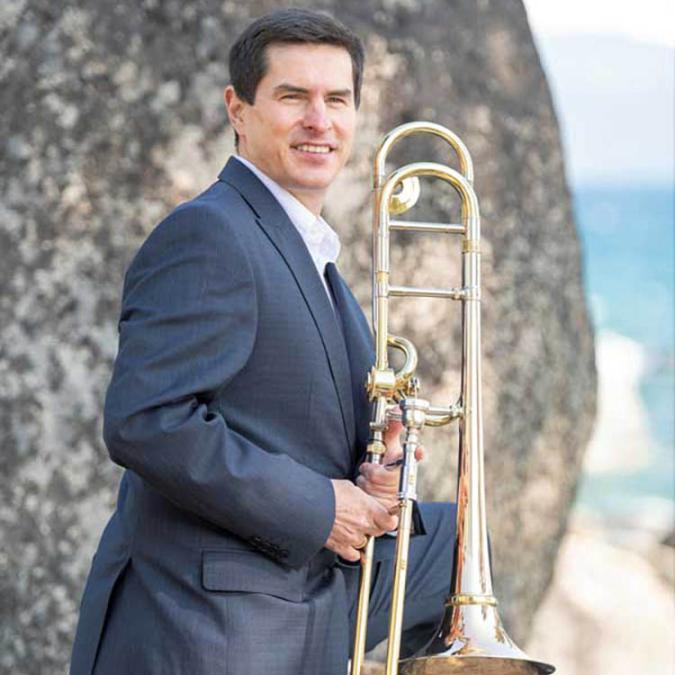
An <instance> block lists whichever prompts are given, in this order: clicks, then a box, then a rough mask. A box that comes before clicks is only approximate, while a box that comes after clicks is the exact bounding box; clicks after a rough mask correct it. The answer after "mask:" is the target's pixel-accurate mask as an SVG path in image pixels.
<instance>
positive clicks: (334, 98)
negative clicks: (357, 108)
mask: <svg viewBox="0 0 675 675" xmlns="http://www.w3.org/2000/svg"><path fill="white" fill-rule="evenodd" d="M328 102H329V103H339V104H341V105H343V104H346V103H347V101H346V100H345V99H344V98H342V97H341V96H330V97H329V98H328Z"/></svg>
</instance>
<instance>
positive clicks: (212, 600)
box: [71, 10, 454, 675]
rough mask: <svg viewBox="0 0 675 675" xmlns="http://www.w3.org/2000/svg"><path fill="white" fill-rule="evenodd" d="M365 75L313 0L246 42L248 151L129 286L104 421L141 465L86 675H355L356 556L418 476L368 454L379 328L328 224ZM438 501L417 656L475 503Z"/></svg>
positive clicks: (415, 600) (92, 609)
mask: <svg viewBox="0 0 675 675" xmlns="http://www.w3.org/2000/svg"><path fill="white" fill-rule="evenodd" d="M362 67H363V48H362V46H361V43H360V42H359V40H358V38H356V36H354V35H353V34H352V33H351V32H350V31H349V30H347V29H346V28H345V27H344V26H342V25H340V24H338V23H337V22H335V21H333V20H332V19H330V18H327V17H325V16H323V15H320V14H317V13H314V12H308V11H302V10H284V11H280V12H275V13H272V14H270V15H267V16H265V17H262V18H261V19H259V20H258V21H256V22H254V23H253V24H252V25H251V26H249V27H248V28H247V29H246V31H245V32H244V33H243V34H242V36H241V37H240V38H239V40H238V41H237V43H236V44H235V45H234V46H233V47H232V50H231V53H230V76H231V79H232V84H231V85H230V86H228V87H227V89H226V91H225V103H226V105H227V110H228V114H229V116H230V120H231V123H232V126H233V128H234V130H235V132H236V138H237V147H238V157H236V158H231V159H230V160H229V161H228V163H227V165H226V166H225V168H224V169H223V171H222V172H221V174H220V176H219V180H218V181H217V182H216V183H215V184H214V185H212V186H211V187H210V188H209V189H208V190H206V191H205V192H204V193H203V194H201V195H199V196H198V197H197V198H195V199H193V200H192V201H190V202H188V203H186V204H183V205H181V206H179V207H178V208H177V209H175V210H174V211H173V212H172V213H171V214H170V215H169V216H168V217H167V218H166V219H165V220H164V221H163V222H162V223H160V224H159V225H158V226H157V227H156V228H155V230H154V231H153V232H152V233H151V234H150V236H149V237H148V239H147V240H146V241H145V243H144V244H143V246H142V247H141V249H140V250H139V252H138V253H137V255H136V257H135V258H134V259H133V261H132V263H131V265H130V267H129V270H128V272H127V275H126V277H125V282H124V290H123V301H122V312H121V318H120V323H119V331H120V347H119V354H118V356H117V360H116V362H115V368H114V372H113V377H112V381H111V384H110V387H109V390H108V394H107V398H106V405H105V419H104V436H105V440H106V444H107V446H108V449H109V452H110V456H111V458H112V459H113V460H114V461H115V462H117V463H119V464H121V465H122V466H124V467H125V468H126V469H127V470H126V471H125V473H124V476H123V479H122V482H121V485H120V493H119V500H118V506H117V510H116V512H115V514H114V515H113V517H112V519H111V520H110V522H109V524H108V526H107V527H106V529H105V532H104V534H103V537H102V539H101V543H100V545H99V549H98V552H97V555H96V556H95V559H94V562H93V564H92V570H91V573H90V576H89V579H88V582H87V587H86V589H85V592H84V597H83V600H82V607H81V613H80V621H79V625H78V632H77V636H76V640H75V645H74V648H73V658H72V663H71V673H72V674H73V675H84V674H85V673H91V672H95V673H99V674H102V675H108V674H113V673H114V674H115V675H117V674H119V673H139V674H145V673H151V674H157V675H159V674H161V675H168V674H172V673H175V674H176V675H178V674H190V675H193V674H194V675H201V674H211V673H214V674H215V673H228V674H230V675H238V674H239V673H252V674H258V673H275V674H277V673H279V674H280V675H298V674H300V673H305V674H307V675H314V674H321V675H333V674H335V675H338V674H339V675H344V673H345V672H346V667H347V659H348V656H349V651H350V644H351V635H352V630H353V626H352V621H353V614H354V608H355V603H356V587H357V580H358V566H355V565H353V564H352V565H350V562H351V563H355V562H356V561H358V560H359V555H360V551H359V549H360V548H361V547H362V546H363V544H364V542H365V540H366V537H367V536H368V535H374V536H379V535H383V534H384V533H385V532H388V531H391V530H393V529H395V528H396V525H397V518H396V516H395V515H391V513H390V509H391V506H392V504H393V503H395V493H396V485H397V472H396V471H392V470H388V469H385V468H383V467H378V466H373V465H369V464H364V463H363V461H362V460H363V453H364V450H365V446H366V442H367V436H368V403H367V400H366V396H365V390H364V382H365V377H366V373H367V372H368V370H369V368H370V366H371V364H372V361H373V346H372V337H371V335H370V332H369V329H368V325H367V323H366V320H365V317H364V316H363V314H362V312H361V310H360V308H359V306H358V304H357V303H356V301H355V299H354V297H353V296H352V295H351V293H350V291H349V289H348V288H347V286H346V285H345V283H344V281H343V280H342V279H341V277H340V275H339V273H338V272H337V269H336V268H335V266H334V262H335V259H336V258H337V255H338V252H339V239H338V237H337V235H336V234H335V232H334V231H333V230H332V229H331V228H330V227H329V226H328V224H327V223H326V222H325V221H324V220H323V219H321V218H320V213H321V209H322V206H323V202H324V198H325V195H326V191H327V189H328V187H329V186H330V184H331V183H332V182H333V180H334V179H335V177H336V176H337V174H338V173H339V171H340V170H341V168H342V167H343V166H344V164H345V162H346V161H347V158H348V157H349V154H350V151H351V147H352V141H353V138H354V131H355V125H356V109H357V106H358V102H359V94H360V87H361V80H362ZM399 430H400V427H397V428H393V427H392V428H390V429H389V430H388V433H387V437H386V439H385V440H386V442H387V446H388V454H387V461H389V460H394V459H396V458H397V457H398V456H400V445H399V443H398V440H397V438H396V437H397V433H398V431H399ZM357 467H358V468H357ZM355 477H358V479H357V483H358V487H357V485H355V484H354V478H355ZM420 510H421V512H422V518H421V519H418V522H417V529H418V534H419V536H416V537H415V538H414V543H413V546H412V555H411V559H412V564H411V571H410V574H409V590H410V594H411V601H410V603H409V605H408V607H407V609H406V627H407V628H408V629H409V632H408V638H409V639H412V642H410V641H409V643H408V648H409V649H410V648H411V647H412V644H413V642H414V641H415V640H417V641H419V639H421V638H422V637H424V638H426V637H430V630H433V626H434V622H435V621H436V620H437V619H438V618H440V616H441V614H442V603H443V599H444V596H445V595H446V594H447V592H448V586H449V580H450V565H451V560H450V558H451V550H450V549H451V546H452V542H453V540H454V535H453V528H454V515H453V513H452V510H451V509H449V508H447V507H444V506H441V505H422V506H421V509H420ZM425 532H426V534H424V533H425ZM393 544H394V541H393V539H392V538H391V537H382V538H381V540H380V541H379V542H378V545H377V547H376V548H377V553H376V558H377V561H378V562H377V565H376V570H375V585H374V588H373V592H372V596H371V619H372V621H371V624H372V626H371V628H372V630H371V633H370V640H369V642H370V645H371V646H372V645H373V644H375V643H376V642H377V641H379V640H381V639H383V637H384V636H385V633H386V617H387V609H388V600H389V596H390V592H389V587H388V581H389V580H390V578H391V559H392V557H393ZM421 626H422V627H423V630H420V627H421Z"/></svg>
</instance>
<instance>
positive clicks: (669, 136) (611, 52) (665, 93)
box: [524, 0, 675, 185]
mask: <svg viewBox="0 0 675 675" xmlns="http://www.w3.org/2000/svg"><path fill="white" fill-rule="evenodd" d="M524 2H525V7H526V9H527V12H528V17H529V20H530V26H531V27H532V31H533V33H534V37H535V41H536V43H537V46H538V48H539V52H540V55H541V58H542V64H543V66H544V69H545V71H546V74H547V78H548V81H549V85H550V87H551V92H552V95H553V101H554V105H555V108H556V112H557V116H558V120H559V123H560V127H561V131H562V139H563V145H564V148H565V155H566V167H567V174H568V177H569V179H570V182H571V183H572V184H573V185H583V184H586V185H587V184H589V183H593V184H602V183H605V184H615V185H616V184H627V183H629V182H630V183H641V184H645V185H647V184H651V185H654V184H660V185H665V184H672V183H673V170H674V164H675V159H674V155H675V139H674V133H675V132H674V127H675V124H674V122H673V119H675V0H640V2H639V3H638V2H635V1H634V0H631V2H628V1H626V0H612V1H611V2H610V1H608V0H564V2H561V1H557V2H556V0H524Z"/></svg>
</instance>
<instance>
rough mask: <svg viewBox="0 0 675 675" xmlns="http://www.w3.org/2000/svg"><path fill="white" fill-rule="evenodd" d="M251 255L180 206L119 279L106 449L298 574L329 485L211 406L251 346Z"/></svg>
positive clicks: (205, 215) (201, 213)
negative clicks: (119, 307)
mask: <svg viewBox="0 0 675 675" xmlns="http://www.w3.org/2000/svg"><path fill="white" fill-rule="evenodd" d="M256 324H257V303H256V291H255V283H254V278H253V274H252V270H251V267H250V265H249V263H248V259H247V256H246V252H245V250H244V249H243V247H242V246H241V244H240V243H239V242H238V240H237V238H236V236H234V234H233V233H232V232H231V231H230V228H229V227H228V223H227V221H225V220H224V218H223V216H222V214H221V213H219V212H215V211H214V210H213V209H211V208H210V207H208V206H195V205H185V206H184V207H179V209H177V210H176V211H174V212H173V213H172V214H171V215H170V216H169V217H168V218H167V219H166V220H164V221H163V222H162V223H160V224H159V225H158V226H157V228H155V230H154V231H153V232H152V233H151V235H150V236H149V237H148V239H147V240H146V242H145V243H144V245H143V246H142V247H141V249H140V250H139V252H138V254H137V255H136V257H135V258H134V260H133V261H132V263H131V265H130V267H129V270H128V272H127V275H126V277H125V284H124V291H123V298H122V311H121V318H120V323H119V332H120V343H119V353H118V356H117V359H116V361H115V365H114V369H113V376H112V381H111V383H110V386H109V388H108V392H107V396H106V402H105V411H104V439H105V442H106V445H107V447H108V450H109V453H110V456H111V458H112V459H113V461H115V462H116V463H118V464H120V465H122V466H124V467H126V468H128V469H131V470H132V471H134V472H135V473H137V474H138V475H139V476H141V477H142V478H143V479H144V480H146V481H147V482H148V483H149V484H150V485H152V486H153V487H154V488H155V489H157V490H158V491H159V492H160V493H162V494H163V495H164V496H165V497H166V498H168V499H169V500H171V501H172V502H174V503H175V504H177V505H178V506H180V507H181V508H183V509H186V510H189V511H191V512H193V513H195V514H197V515H198V516H201V517H202V518H204V519H206V520H208V521H210V522H211V523H213V524H215V525H217V526H219V527H222V528H224V529H226V530H228V531H229V532H233V533H235V534H236V535H238V536H239V537H242V538H243V539H247V540H249V541H251V542H253V543H254V544H255V543H256V542H261V541H262V542H265V543H266V544H267V543H269V546H268V552H269V553H270V555H272V557H276V558H278V559H283V560H284V562H285V563H286V564H288V565H290V566H293V567H297V566H300V565H302V564H304V563H305V562H307V561H308V560H309V559H310V558H311V557H312V556H313V555H314V554H315V553H316V552H317V551H319V550H320V549H321V548H322V547H323V545H324V543H325V541H326V539H327V538H328V535H329V533H330V530H331V528H332V525H333V521H334V516H335V502H334V499H335V498H334V493H333V487H332V484H331V482H330V479H328V478H327V477H325V476H323V475H321V474H319V473H317V472H315V471H312V470H311V469H309V468H308V467H306V466H304V465H302V464H300V463H298V462H296V461H295V460H293V459H291V458H290V457H289V456H288V455H285V454H281V453H271V452H268V451H266V450H265V449H264V448H261V447H259V446H257V445H255V444H254V443H252V442H250V441H249V440H247V439H246V438H245V437H243V436H242V435H241V434H238V433H237V432H236V431H234V430H232V429H230V428H229V427H228V425H227V423H226V421H225V419H224V418H223V416H222V415H220V414H217V413H215V412H213V411H211V410H209V409H208V405H207V404H208V401H209V400H210V399H211V398H212V397H213V395H214V394H215V393H216V392H217V391H218V390H219V389H221V388H222V387H224V386H227V383H228V382H229V381H231V380H232V378H233V377H234V376H235V375H236V374H237V373H238V372H240V371H241V369H242V368H243V367H244V366H245V364H246V362H247V360H248V358H249V356H250V355H251V352H252V350H253V345H254V342H255V336H256Z"/></svg>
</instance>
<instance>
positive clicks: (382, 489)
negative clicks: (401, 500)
mask: <svg viewBox="0 0 675 675" xmlns="http://www.w3.org/2000/svg"><path fill="white" fill-rule="evenodd" d="M402 431H403V424H401V422H399V421H398V420H391V421H390V422H389V425H388V426H387V430H386V431H385V432H384V444H385V445H386V446H387V451H386V452H385V453H384V456H383V457H382V464H373V463H371V462H364V463H363V464H361V466H360V467H359V476H358V478H357V479H356V484H357V485H358V486H359V487H360V488H361V489H362V490H363V491H364V492H366V493H368V494H369V495H370V496H371V497H375V498H376V499H377V500H378V501H379V502H380V503H381V504H382V505H383V506H384V507H385V508H386V509H387V510H388V511H389V512H390V513H393V512H394V511H395V509H396V508H397V506H398V497H397V493H398V484H399V480H400V475H401V467H400V466H396V465H395V464H396V462H398V461H399V460H400V459H401V458H402V457H403V447H402V446H401V440H400V437H401V432H402ZM415 458H416V459H417V460H418V461H420V460H421V459H423V458H424V448H422V447H421V446H420V447H418V448H417V451H416V452H415ZM387 465H390V466H387ZM392 465H393V466H392Z"/></svg>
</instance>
